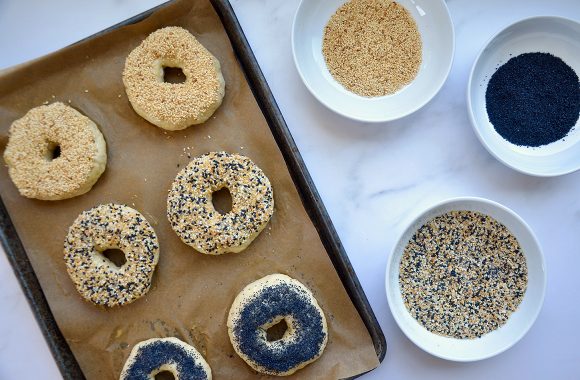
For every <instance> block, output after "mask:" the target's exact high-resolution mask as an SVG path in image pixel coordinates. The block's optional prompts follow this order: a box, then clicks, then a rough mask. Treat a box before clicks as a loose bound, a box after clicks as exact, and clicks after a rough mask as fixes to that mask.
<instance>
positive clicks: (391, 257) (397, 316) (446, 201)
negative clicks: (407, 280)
mask: <svg viewBox="0 0 580 380" xmlns="http://www.w3.org/2000/svg"><path fill="white" fill-rule="evenodd" d="M457 202H474V203H480V204H485V205H488V206H491V207H495V208H498V209H501V210H503V211H505V212H507V213H508V214H510V215H511V216H512V217H514V219H515V220H516V221H517V222H518V223H520V224H521V225H522V227H524V228H525V229H526V231H527V232H528V233H529V234H530V236H531V238H532V243H533V244H534V245H535V246H536V247H537V251H538V254H539V259H540V261H541V266H542V268H543V271H542V274H543V276H542V283H543V286H542V289H541V294H540V300H539V305H540V306H539V307H538V309H537V310H536V311H535V313H534V314H533V315H531V317H530V318H529V319H528V321H527V325H526V326H525V328H524V329H523V331H522V332H521V333H520V334H519V335H518V336H516V338H515V339H513V340H512V341H511V342H509V344H506V345H505V346H504V347H500V348H499V349H497V350H495V351H492V352H490V353H487V354H485V355H481V356H478V357H473V358H457V357H453V356H452V355H444V354H441V353H440V352H437V351H436V350H432V349H430V348H427V347H425V346H424V345H423V343H422V340H420V339H415V338H414V337H412V336H411V335H410V334H409V333H408V331H407V330H406V329H404V328H403V327H402V326H403V324H402V316H401V315H400V313H399V312H397V311H396V310H397V309H396V308H395V306H394V300H393V299H392V298H391V295H390V291H389V289H390V275H389V274H390V273H391V267H392V265H394V264H393V260H394V257H395V254H396V249H397V247H398V246H399V245H400V243H401V240H402V238H403V236H404V235H405V233H406V232H407V231H408V230H409V229H410V228H411V227H412V226H413V225H414V224H415V223H417V221H418V220H419V219H420V218H422V217H424V216H425V215H427V214H429V213H430V212H432V211H434V210H436V209H437V208H440V207H443V206H446V205H448V204H453V203H457ZM499 222H500V223H501V221H499ZM546 288H547V270H546V259H545V256H544V252H543V250H542V246H541V245H540V242H539V240H538V238H537V236H536V234H535V233H534V231H533V230H532V229H531V227H530V226H529V225H528V224H527V223H526V221H525V220H524V219H522V217H521V216H519V215H518V214H517V213H516V212H515V211H513V210H512V209H510V208H508V207H506V206H504V205H502V204H501V203H498V202H495V201H492V200H490V199H487V198H482V197H474V196H462V197H452V198H447V199H444V200H441V201H439V202H435V203H434V204H432V205H430V206H428V207H426V208H423V209H422V210H421V211H419V212H418V213H416V214H415V215H414V216H413V218H412V219H411V221H410V222H409V223H407V224H406V225H405V227H404V228H403V229H402V231H401V233H400V234H399V236H398V237H397V239H396V240H395V243H394V244H393V247H392V249H391V252H390V255H389V257H388V259H387V267H386V272H385V292H386V293H387V303H388V304H389V310H390V312H391V315H392V316H393V319H394V320H395V322H396V323H397V326H398V327H399V330H401V331H402V332H403V334H404V335H405V336H406V337H407V338H408V339H409V340H410V341H411V342H413V343H414V344H415V345H416V346H417V347H419V348H420V349H422V350H423V351H425V352H427V353H429V354H431V355H433V356H436V357H438V358H441V359H445V360H449V361H453V362H463V363H468V362H476V361H480V360H485V359H489V358H491V357H493V356H496V355H499V354H501V353H503V352H505V351H507V350H508V349H510V348H512V347H513V346H514V345H515V344H516V343H518V342H519V341H520V340H521V339H522V338H523V337H524V336H525V335H526V334H527V333H528V332H529V331H530V329H531V328H532V326H533V325H534V323H535V322H536V320H537V318H538V316H539V315H540V312H541V310H542V308H543V305H544V299H545V296H546ZM411 318H412V317H411ZM431 334H434V333H431ZM434 335H436V334H434Z"/></svg>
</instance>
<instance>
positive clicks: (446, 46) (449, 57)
mask: <svg viewBox="0 0 580 380" xmlns="http://www.w3.org/2000/svg"><path fill="white" fill-rule="evenodd" d="M397 1H398V3H400V4H401V5H403V6H404V7H405V8H407V9H408V10H409V12H410V13H411V15H412V16H413V18H414V19H415V21H416V23H417V25H418V27H419V32H420V33H421V39H422V41H423V62H422V64H421V68H420V69H419V73H418V74H417V77H416V78H415V79H414V80H413V82H411V83H410V84H409V85H407V86H406V87H405V88H403V89H402V90H400V91H398V92H397V93H395V94H393V95H387V96H381V97H374V98H367V97H363V96H359V95H356V94H354V93H352V92H350V91H348V90H346V89H345V88H344V87H343V86H342V85H341V84H340V83H338V82H337V81H336V80H335V79H334V78H333V77H332V75H331V74H330V72H329V71H328V68H327V67H326V62H325V61H324V57H323V55H322V36H323V31H324V27H325V25H326V23H327V22H328V20H329V19H330V17H331V16H332V15H333V14H334V12H336V10H337V9H338V8H339V7H340V6H341V5H342V4H344V3H345V2H346V0H302V1H301V2H300V5H299V6H298V11H297V12H296V15H295V16H294V24H293V26H292V52H293V54H294V62H295V64H296V68H297V69H298V72H299V74H300V76H301V77H302V80H303V81H304V84H305V85H306V87H308V89H309V90H310V92H311V93H312V94H313V95H314V96H315V97H316V98H317V99H318V100H319V101H320V102H321V103H322V104H324V105H325V106H327V107H328V108H330V109H331V110H333V111H335V112H337V113H339V114H341V115H343V116H346V117H348V118H351V119H355V120H359V121H364V122H384V121H390V120H395V119H398V118H401V117H403V116H407V115H409V114H411V113H413V112H415V111H417V110H418V109H419V108H421V107H423V106H424V105H425V104H427V102H429V100H431V99H432V98H433V97H434V96H435V94H437V92H438V91H439V90H440V89H441V87H442V86H443V83H444V82H445V80H446V79H447V75H448V74H449V70H450V69H451V64H452V62H453V53H454V48H455V35H454V31H453V23H452V22H451V16H450V15H449V10H448V9H447V5H446V4H445V1H443V0H397Z"/></svg>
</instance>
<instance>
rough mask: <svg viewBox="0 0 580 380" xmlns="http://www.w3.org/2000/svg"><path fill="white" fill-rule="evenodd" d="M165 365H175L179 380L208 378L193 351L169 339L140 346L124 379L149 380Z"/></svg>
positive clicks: (202, 379) (125, 371)
mask: <svg viewBox="0 0 580 380" xmlns="http://www.w3.org/2000/svg"><path fill="white" fill-rule="evenodd" d="M163 365H174V366H175V368H176V369H177V373H178V377H177V378H178V379H179V380H204V379H208V374H207V372H206V371H205V369H204V368H203V367H202V366H201V365H200V364H199V363H197V362H196V357H195V355H194V354H193V353H192V352H189V351H187V350H185V349H184V348H183V347H182V346H181V345H179V344H177V343H175V342H171V341H167V340H155V341H152V342H147V343H145V344H143V345H142V346H141V347H139V351H138V352H137V354H136V355H135V357H134V359H133V361H132V362H131V363H129V366H128V368H125V370H124V372H123V375H124V376H122V377H121V378H122V379H123V380H149V379H151V374H152V373H154V372H155V371H157V370H159V368H160V367H161V366H163Z"/></svg>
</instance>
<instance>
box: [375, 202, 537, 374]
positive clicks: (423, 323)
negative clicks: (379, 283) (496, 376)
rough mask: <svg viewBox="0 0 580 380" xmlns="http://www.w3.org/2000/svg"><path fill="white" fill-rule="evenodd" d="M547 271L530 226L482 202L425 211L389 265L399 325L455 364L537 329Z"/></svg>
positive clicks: (440, 205)
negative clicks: (536, 323) (536, 324)
mask: <svg viewBox="0 0 580 380" xmlns="http://www.w3.org/2000/svg"><path fill="white" fill-rule="evenodd" d="M545 288H546V271H545V263H544V257H543V254H542V251H541V249H540V246H539V244H538V241H537V239H536V237H535V236H534V233H533V232H532V230H531V229H530V227H529V226H528V225H527V224H526V223H525V222H524V221H523V220H522V219H521V218H520V217H519V216H518V215H517V214H516V213H514V212H513V211H512V210H510V209H508V208H507V207H505V206H502V205H500V204H498V203H496V202H493V201H490V200H486V199H483V198H473V197H466V198H454V199H450V200H446V201H444V202H441V203H438V204H436V205H434V206H432V207H429V208H428V209H427V210H424V211H422V212H421V213H420V214H419V215H418V216H417V217H415V218H413V219H412V221H411V223H409V225H408V226H407V227H406V228H405V229H404V231H403V233H402V234H401V236H400V237H399V239H398V240H397V243H396V244H395V246H394V248H393V251H392V253H391V256H390V258H389V260H388V264H387V273H386V291H387V299H388V301H389V307H390V309H391V313H392V314H393V317H394V318H395V321H396V322H397V324H398V325H399V327H400V328H401V330H402V331H403V333H405V335H406V336H407V337H408V338H409V339H410V340H411V341H413V342H414V343H415V344H416V345H417V346H419V347H420V348H422V349H423V350H425V351H426V352H429V353H430V354H432V355H435V356H438V357H440V358H443V359H447V360H453V361H463V362H467V361H476V360H481V359H486V358H489V357H492V356H494V355H497V354H499V353H501V352H503V351H505V350H507V349H508V348H510V347H511V346H513V345H514V344H515V343H516V342H517V341H519V340H520V339H521V338H522V337H523V336H524V335H525V334H526V332H527V331H528V330H529V329H530V328H531V326H532V324H533V323H534V321H535V320H536V317H537V316H538V314H539V312H540V309H541V307H542V304H543V300H544V294H545Z"/></svg>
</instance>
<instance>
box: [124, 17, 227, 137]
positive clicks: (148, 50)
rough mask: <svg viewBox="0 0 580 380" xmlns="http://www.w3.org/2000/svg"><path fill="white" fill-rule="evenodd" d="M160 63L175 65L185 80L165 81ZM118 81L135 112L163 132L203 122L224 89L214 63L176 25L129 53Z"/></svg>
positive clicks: (183, 30) (209, 56)
mask: <svg viewBox="0 0 580 380" xmlns="http://www.w3.org/2000/svg"><path fill="white" fill-rule="evenodd" d="M165 67H177V68H180V69H181V70H182V71H183V74H184V75H185V78H186V79H185V82H183V83H165V82H164V71H163V69H164V68H165ZM123 83H124V84H125V90H126V92H127V97H128V98H129V101H130V102H131V105H132V106H133V109H134V110H135V112H137V113H138V114H139V115H141V117H143V118H144V119H146V120H147V121H149V122H150V123H152V124H155V125H157V126H158V127H161V128H164V129H168V130H178V129H184V128H186V127H188V126H190V125H193V124H199V123H203V122H204V121H206V120H207V119H208V118H209V117H210V116H211V115H212V114H213V113H214V112H215V110H216V109H217V108H218V107H219V106H220V104H221V102H222V99H223V97H224V91H225V84H224V78H223V76H222V73H221V68H220V63H219V61H218V60H217V59H216V58H215V57H214V56H213V55H212V54H211V53H210V52H209V51H208V50H207V49H206V48H205V47H203V45H202V44H201V43H199V41H197V39H196V38H195V37H194V36H193V35H191V33H189V32H188V31H187V30H185V29H183V28H180V27H176V26H171V27H166V28H162V29H159V30H156V31H155V32H153V33H151V34H150V35H149V36H148V37H147V38H146V39H145V40H144V41H143V42H142V43H141V45H139V46H137V47H136V48H135V49H134V50H133V51H132V52H131V53H130V54H129V56H128V57H127V60H126V61H125V69H124V71H123Z"/></svg>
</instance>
